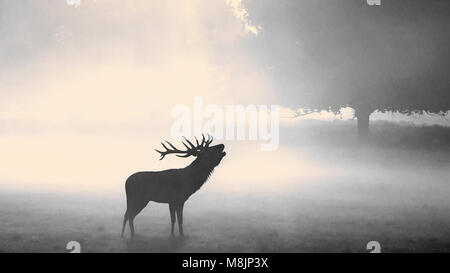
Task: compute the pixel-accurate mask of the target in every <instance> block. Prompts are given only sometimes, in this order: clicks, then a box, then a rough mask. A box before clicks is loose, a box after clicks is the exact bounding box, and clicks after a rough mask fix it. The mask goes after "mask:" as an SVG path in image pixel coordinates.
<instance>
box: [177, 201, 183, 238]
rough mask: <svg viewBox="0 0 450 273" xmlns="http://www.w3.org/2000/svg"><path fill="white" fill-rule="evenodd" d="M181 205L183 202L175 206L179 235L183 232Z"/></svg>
mask: <svg viewBox="0 0 450 273" xmlns="http://www.w3.org/2000/svg"><path fill="white" fill-rule="evenodd" d="M183 207H184V204H181V205H179V206H178V207H177V209H176V211H177V218H178V231H179V232H180V236H184V234H183Z"/></svg>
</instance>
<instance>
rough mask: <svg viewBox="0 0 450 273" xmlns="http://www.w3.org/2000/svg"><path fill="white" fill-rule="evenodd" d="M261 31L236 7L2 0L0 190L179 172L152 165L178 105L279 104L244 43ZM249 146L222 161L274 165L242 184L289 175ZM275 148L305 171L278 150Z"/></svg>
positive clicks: (111, 183)
mask: <svg viewBox="0 0 450 273" xmlns="http://www.w3.org/2000/svg"><path fill="white" fill-rule="evenodd" d="M262 31H264V29H261V28H260V27H259V26H257V25H252V24H251V22H249V21H248V20H247V13H246V10H245V7H244V6H243V5H242V3H241V1H240V0H223V1H222V0H216V1H200V0H197V1H196V0H180V1H137V0H135V1H133V0H115V1H114V0H82V1H81V5H80V6H78V7H75V6H70V5H67V3H66V1H64V0H48V1H25V0H14V1H0V37H2V38H1V39H0V150H1V154H0V166H1V167H0V168H1V169H0V181H1V182H0V183H2V184H5V185H8V186H19V185H22V187H27V188H34V189H40V188H42V187H54V188H64V187H66V186H67V187H72V188H79V189H89V188H90V187H91V186H92V185H95V187H108V188H117V187H120V188H121V187H122V185H123V182H124V180H125V179H126V177H127V175H129V174H131V173H132V172H134V171H137V170H142V169H164V168H168V167H175V166H178V167H180V166H184V165H186V163H187V162H186V161H180V160H176V159H167V160H164V161H158V160H157V159H158V155H157V154H156V152H154V150H153V149H154V148H156V147H155V146H157V145H158V144H159V141H161V140H162V139H165V138H168V136H169V133H170V126H171V124H172V122H173V118H172V117H171V115H170V111H171V109H172V108H173V106H174V105H176V104H180V103H182V104H187V105H192V99H193V97H194V96H202V98H203V101H204V103H205V104H206V103H217V104H220V105H224V104H228V103H234V104H237V103H242V104H256V105H258V104H269V103H270V104H283V102H282V101H279V100H278V96H277V90H276V88H275V85H274V83H273V82H272V80H271V77H268V74H267V73H268V71H267V68H266V67H264V66H261V65H260V62H258V61H257V60H255V59H253V58H252V57H251V56H252V55H251V54H249V52H248V50H249V49H248V47H244V46H242V43H243V42H245V41H248V40H249V39H257V37H258V35H260V33H261V32H262ZM283 111H284V112H283V113H285V114H287V116H285V117H289V115H290V111H291V110H290V109H288V108H285V109H283ZM344 116H345V117H347V118H350V117H351V116H352V113H351V110H347V111H346V112H345V114H344ZM316 118H319V119H330V118H334V117H330V116H329V115H326V114H324V115H322V116H317V117H316ZM253 148H254V147H253V146H248V147H247V148H244V149H238V148H233V146H232V145H228V147H227V149H228V150H231V151H233V149H235V151H238V150H239V152H241V153H243V154H244V156H242V157H240V159H239V160H234V161H233V163H231V162H228V163H226V162H224V163H223V164H224V165H227V164H228V165H227V166H228V170H230V169H233V170H238V169H239V167H241V168H244V167H246V168H247V169H250V170H251V168H257V166H258V165H257V164H253V165H249V164H248V162H255V160H256V158H259V159H258V160H260V161H261V162H265V163H267V162H271V163H272V166H273V168H272V169H271V170H270V172H268V173H262V174H261V175H259V176H255V175H252V176H251V177H248V178H244V179H248V180H255V181H256V180H258V179H259V180H260V181H270V179H272V178H275V177H277V178H280V176H282V175H284V176H285V178H286V179H288V178H291V177H293V176H294V175H295V173H292V172H293V171H292V170H291V169H289V168H286V167H285V165H283V164H282V162H280V161H278V160H277V159H276V158H277V156H276V155H274V154H271V155H267V154H266V155H261V152H259V150H257V149H253ZM245 152H247V154H245ZM274 153H277V154H278V157H279V156H282V157H283V158H287V159H290V161H291V162H292V164H304V165H305V164H308V163H307V162H305V160H304V159H303V158H302V157H301V156H300V155H297V154H295V153H294V152H292V151H290V150H289V149H286V148H285V147H281V148H280V149H279V150H278V151H276V152H274ZM314 168H315V167H314V166H311V167H310V168H309V170H312V171H311V172H313V171H314V170H315V169H314ZM258 171H259V170H256V169H255V172H258ZM280 173H281V174H282V175H280ZM219 176H220V174H219ZM227 177H228V178H230V174H229V173H228V174H227ZM281 178H282V177H281ZM281 178H280V179H281ZM241 179H242V177H241Z"/></svg>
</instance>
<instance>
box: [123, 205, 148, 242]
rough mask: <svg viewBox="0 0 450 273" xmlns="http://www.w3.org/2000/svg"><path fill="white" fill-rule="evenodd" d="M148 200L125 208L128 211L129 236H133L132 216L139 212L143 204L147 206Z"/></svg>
mask: <svg viewBox="0 0 450 273" xmlns="http://www.w3.org/2000/svg"><path fill="white" fill-rule="evenodd" d="M147 204H148V202H139V203H136V204H132V205H131V206H130V207H129V208H128V209H127V213H128V224H129V225H130V231H131V237H134V234H135V232H134V218H135V217H136V215H138V214H139V212H141V211H142V210H143V209H144V208H145V206H147Z"/></svg>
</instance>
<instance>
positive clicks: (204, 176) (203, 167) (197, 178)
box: [186, 159, 215, 193]
mask: <svg viewBox="0 0 450 273" xmlns="http://www.w3.org/2000/svg"><path fill="white" fill-rule="evenodd" d="M214 168H215V166H211V165H210V164H208V162H204V161H201V160H199V159H196V160H194V161H193V162H192V163H191V164H190V165H189V166H187V167H186V169H187V170H188V172H189V175H190V178H191V183H192V193H194V192H196V191H197V190H198V189H200V188H201V186H203V184H205V182H206V181H207V180H208V178H209V176H210V175H211V173H212V172H213V170H214Z"/></svg>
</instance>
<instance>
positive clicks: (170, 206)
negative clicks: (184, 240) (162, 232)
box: [169, 204, 176, 236]
mask: <svg viewBox="0 0 450 273" xmlns="http://www.w3.org/2000/svg"><path fill="white" fill-rule="evenodd" d="M169 210H170V221H171V224H172V230H171V231H170V235H172V236H173V227H174V225H175V222H176V218H175V205H173V204H169Z"/></svg>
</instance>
